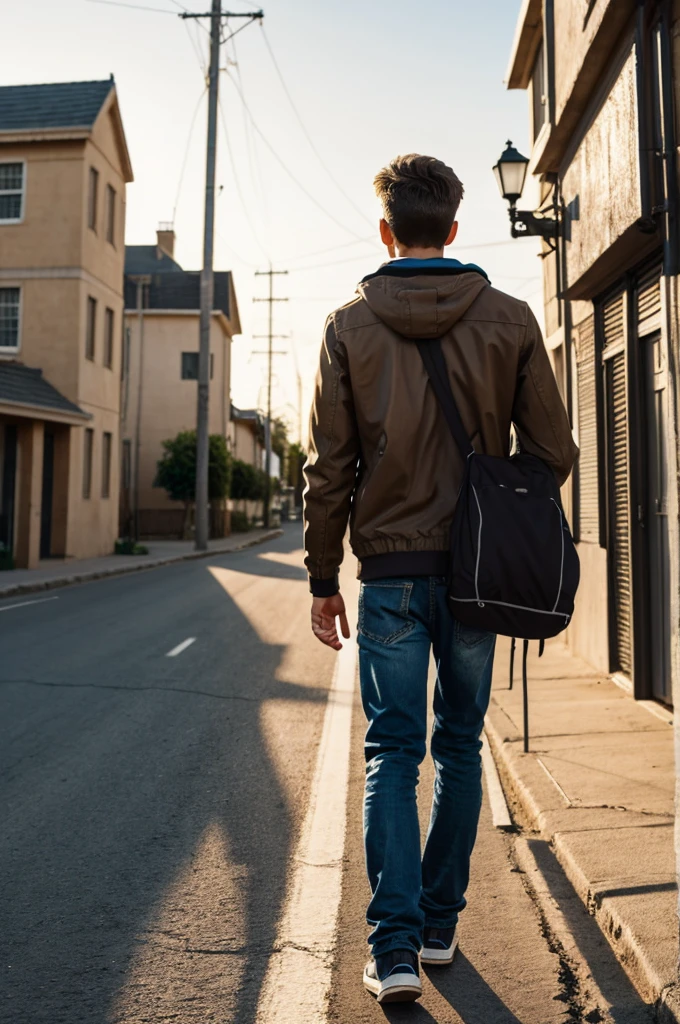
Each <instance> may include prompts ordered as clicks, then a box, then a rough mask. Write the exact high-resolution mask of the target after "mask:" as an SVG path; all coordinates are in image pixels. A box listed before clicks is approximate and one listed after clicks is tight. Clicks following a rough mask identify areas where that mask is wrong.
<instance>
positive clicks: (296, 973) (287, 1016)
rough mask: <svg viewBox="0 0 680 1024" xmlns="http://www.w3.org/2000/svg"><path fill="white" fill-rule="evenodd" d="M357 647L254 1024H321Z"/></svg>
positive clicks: (331, 703)
mask: <svg viewBox="0 0 680 1024" xmlns="http://www.w3.org/2000/svg"><path fill="white" fill-rule="evenodd" d="M356 662H357V648H356V643H355V641H354V640H350V641H347V640H346V641H345V643H344V646H343V648H342V650H341V651H340V652H339V654H338V657H337V661H336V663H335V673H334V676H333V683H332V685H331V689H330V692H329V694H328V704H327V705H326V714H325V717H324V724H323V732H322V734H321V743H320V745H319V753H318V756H317V762H316V769H315V772H314V778H313V780H312V789H311V795H310V799H309V807H308V808H307V815H306V817H305V823H304V826H303V829H302V834H301V836H300V841H299V843H298V848H297V850H296V853H295V865H294V868H293V873H292V878H291V881H290V885H289V889H288V899H287V905H286V909H285V912H284V915H283V918H282V921H281V924H280V925H279V930H278V935H277V937H276V945H275V947H274V949H275V952H274V953H273V955H272V957H271V958H270V960H269V966H268V968H267V974H266V976H265V980H264V985H263V989H262V996H261V998H260V1002H259V1005H258V1010H257V1018H256V1019H257V1024H322V1022H323V1021H324V1020H325V1019H326V1009H327V1003H328V991H329V988H330V981H331V970H332V966H333V950H334V946H335V935H336V925H337V917H338V909H339V906H340V895H341V884H342V860H343V854H344V849H345V826H346V810H347V787H348V782H349V753H350V740H351V727H352V699H353V691H354V679H355V675H356Z"/></svg>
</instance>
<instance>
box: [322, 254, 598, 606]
mask: <svg viewBox="0 0 680 1024" xmlns="http://www.w3.org/2000/svg"><path fill="white" fill-rule="evenodd" d="M451 266H453V267H454V268H455V264H449V266H448V267H447V268H444V267H442V268H439V267H438V268H437V269H434V267H427V266H426V267H421V268H415V269H414V268H413V267H406V266H400V264H399V262H398V261H397V262H395V263H391V264H386V265H385V266H383V267H381V268H380V269H379V270H378V271H377V273H376V274H372V275H370V276H369V277H368V278H365V279H364V281H362V282H361V284H360V285H359V288H358V297H357V298H356V299H355V300H354V301H352V302H350V303H348V304H347V305H345V306H342V307H341V308H340V309H338V310H336V311H335V312H334V313H332V314H331V316H330V317H329V319H328V321H327V323H326V330H325V336H324V341H323V345H322V349H321V364H320V368H319V374H318V378H317V383H316V393H315V397H314V404H313V407H312V414H311V426H310V453H309V459H308V461H307V465H306V466H305V470H304V472H305V478H306V484H307V486H306V489H305V497H304V502H305V513H304V518H305V547H306V559H305V564H306V566H307V569H308V571H309V575H310V585H311V590H312V593H314V594H317V595H318V596H328V595H330V594H333V593H335V592H336V590H337V570H338V567H339V566H340V563H341V562H342V556H343V539H344V536H345V531H346V528H347V522H348V520H349V521H350V525H351V533H350V540H351V545H352V549H353V551H354V553H355V555H356V556H357V557H358V559H359V560H360V575H361V576H362V578H364V579H367V578H376V577H379V576H402V575H403V576H409V575H430V574H439V573H442V572H446V551H447V549H448V545H449V527H450V524H451V520H452V518H453V513H454V509H455V506H456V497H457V494H458V490H459V487H460V483H461V479H462V473H463V460H462V457H461V455H460V454H459V452H458V449H457V448H456V446H455V444H454V441H453V439H452V437H451V435H450V433H449V430H448V427H447V425H446V422H445V420H444V417H443V415H442V413H441V412H440V409H439V407H438V405H437V400H436V398H435V396H434V393H433V392H432V389H431V387H430V384H429V380H428V377H427V374H426V371H425V368H424V366H423V364H422V361H421V358H420V354H419V352H418V349H417V347H416V346H415V345H414V344H413V343H412V341H411V340H409V339H419V338H434V337H438V338H441V340H442V347H443V350H444V355H445V358H446V362H447V365H448V367H449V372H450V379H451V386H452V388H453V393H454V396H455V398H456V402H457V404H458V408H459V410H460V414H461V416H462V419H463V422H464V424H465V426H466V428H467V430H468V434H469V436H470V439H471V442H472V445H473V447H474V448H475V450H476V451H477V452H483V453H485V454H487V455H498V456H507V455H508V454H509V447H510V431H511V425H512V424H514V425H515V428H516V431H517V435H518V439H519V442H520V446H521V448H522V449H523V450H524V451H527V452H529V453H531V454H532V455H537V456H539V457H540V458H541V459H543V460H544V461H545V462H547V463H548V465H550V466H552V468H553V470H554V471H555V475H556V477H557V479H558V482H559V483H560V484H562V483H564V481H565V480H566V479H567V477H568V475H569V473H570V471H571V468H572V465H573V463H574V459H575V458H576V455H577V453H578V449H577V448H576V446H575V444H574V442H573V439H572V434H571V429H570V427H569V421H568V419H567V414H566V411H565V409H564V405H563V403H562V399H561V397H560V394H559V391H558V389H557V384H556V381H555V377H554V375H553V371H552V368H551V365H550V361H549V359H548V355H547V353H546V350H545V346H544V344H543V340H542V338H541V332H540V329H539V327H538V324H537V323H536V320H535V317H534V316H533V314H532V312H531V310H530V309H529V307H528V306H527V304H526V302H521V301H519V300H517V299H514V298H512V297H511V296H509V295H505V294H504V293H503V292H500V291H497V290H496V289H495V288H492V287H491V286H490V284H489V282H488V281H487V279H486V278H485V277H484V276H483V274H482V272H477V271H473V270H466V269H465V268H462V272H461V270H457V269H450V268H451Z"/></svg>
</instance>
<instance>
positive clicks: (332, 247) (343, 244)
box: [275, 237, 374, 263]
mask: <svg viewBox="0 0 680 1024" xmlns="http://www.w3.org/2000/svg"><path fill="white" fill-rule="evenodd" d="M373 241H374V240H373V238H372V237H368V238H363V239H359V238H358V239H355V240H354V241H352V242H341V243H340V245H330V246H328V247H327V248H326V249H315V250H314V252H303V253H300V255H299V256H290V257H289V259H287V260H275V262H276V263H290V262H292V261H294V260H307V259H311V257H312V256H324V255H325V254H326V253H327V252H336V251H337V250H338V249H348V248H349V247H350V246H352V245H361V244H362V243H363V244H367V243H369V242H371V243H373Z"/></svg>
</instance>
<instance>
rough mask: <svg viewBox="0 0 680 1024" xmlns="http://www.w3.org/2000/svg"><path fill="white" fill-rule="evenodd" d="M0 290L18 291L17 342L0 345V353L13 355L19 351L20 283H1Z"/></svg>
mask: <svg viewBox="0 0 680 1024" xmlns="http://www.w3.org/2000/svg"><path fill="white" fill-rule="evenodd" d="M0 291H3V292H4V291H8V292H9V291H17V292H18V293H19V302H18V304H17V343H16V345H0V355H10V354H11V355H14V354H16V353H17V352H20V351H21V327H22V312H23V289H22V287H21V285H20V284H3V285H1V286H0Z"/></svg>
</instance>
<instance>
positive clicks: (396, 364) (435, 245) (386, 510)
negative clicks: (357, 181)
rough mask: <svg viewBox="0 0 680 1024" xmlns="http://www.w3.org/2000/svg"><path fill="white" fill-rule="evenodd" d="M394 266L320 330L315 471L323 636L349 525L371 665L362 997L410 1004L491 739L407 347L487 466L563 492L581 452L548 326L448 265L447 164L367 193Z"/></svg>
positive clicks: (444, 444)
mask: <svg viewBox="0 0 680 1024" xmlns="http://www.w3.org/2000/svg"><path fill="white" fill-rule="evenodd" d="M375 187H376V191H377V194H378V196H379V198H380V200H381V202H382V206H383V214H384V216H383V219H382V220H381V221H380V235H381V238H382V240H383V242H384V244H385V245H386V246H387V250H388V252H389V255H390V257H391V259H390V261H389V262H388V263H385V264H383V265H382V266H381V267H380V268H379V269H378V270H377V271H376V272H375V273H373V274H369V276H368V277H366V278H364V280H363V281H362V282H361V283H360V285H359V287H358V295H357V298H355V299H354V300H353V301H352V302H350V303H348V304H347V305H345V306H343V307H341V308H340V309H338V310H336V311H335V312H334V313H333V314H332V315H331V316H330V317H329V319H328V322H327V324H326V330H325V336H324V341H323V346H322V350H321V365H320V369H319V375H318V380H317V385H316V394H315V398H314V405H313V408H312V417H311V437H310V455H309V460H308V463H307V466H306V468H305V476H306V482H307V488H306V492H305V547H306V563H305V564H306V566H307V569H308V571H309V577H310V588H311V592H312V595H313V600H312V629H313V631H314V633H315V634H316V636H317V637H318V638H319V639H320V640H321V641H322V642H323V643H325V644H328V646H330V647H332V648H334V649H336V650H337V649H339V647H340V646H341V642H340V639H339V636H338V630H337V626H336V619H339V621H340V627H341V632H342V635H343V636H345V637H348V636H349V628H348V623H347V617H346V614H345V606H344V602H343V599H342V597H341V595H340V593H339V588H338V568H339V566H340V563H341V562H342V557H343V540H344V536H345V531H346V528H347V524H348V522H349V523H350V528H351V534H350V539H351V545H352V549H353V551H354V553H355V555H356V556H357V558H358V559H359V578H360V579H361V593H360V598H359V625H358V633H359V666H360V677H361V696H362V702H363V706H364V711H365V713H366V718H367V720H368V731H367V733H366V742H365V753H366V793H365V803H364V833H365V847H366V865H367V870H368V877H369V882H370V886H371V892H372V899H371V901H370V904H369V907H368V912H367V918H368V922H369V924H371V925H372V926H373V930H372V932H371V934H370V936H369V942H370V944H371V947H372V954H373V957H372V959H371V960H370V961H369V963H368V964H367V966H366V969H365V971H364V985H365V986H366V988H367V989H368V990H369V991H370V992H372V993H373V994H374V995H376V996H377V997H378V999H379V1001H381V1002H388V1001H389V1002H392V1001H407V1000H412V999H417V998H418V996H419V995H420V993H421V982H420V977H419V963H420V962H422V963H426V964H433V965H434V964H439V965H445V964H449V963H451V961H452V960H453V955H454V952H455V948H456V945H457V923H458V915H459V914H460V912H461V911H462V910H463V908H464V907H465V902H466V901H465V891H466V889H467V885H468V878H469V867H470V855H471V853H472V848H473V846H474V842H475V837H476V832H477V822H478V818H479V811H480V807H481V799H482V790H481V760H480V748H481V743H480V735H481V731H482V726H483V722H484V715H485V712H486V709H487V705H488V701H489V690H490V686H491V670H492V664H493V655H494V646H495V639H496V638H495V636H493V635H492V634H490V633H485V632H481V631H479V630H476V629H471V628H469V627H467V626H464V625H463V624H462V623H460V622H458V621H456V620H455V619H454V618H453V617H452V615H451V612H450V611H449V608H448V606H447V602H446V589H447V588H446V577H447V573H448V569H449V564H448V563H449V531H450V526H451V521H452V518H453V513H454V510H455V507H456V496H457V493H458V488H459V486H460V483H461V480H462V475H463V468H464V467H463V460H462V456H461V455H460V454H459V452H458V450H457V448H456V445H455V443H454V441H453V438H452V436H451V434H450V432H449V429H448V426H447V424H446V421H445V419H444V416H443V414H442V412H441V410H440V408H439V407H438V405H437V400H436V398H435V395H434V393H433V391H432V389H431V386H430V383H429V380H428V376H427V373H426V370H425V368H424V365H423V363H422V360H421V357H420V354H419V351H418V348H417V346H416V345H415V344H414V342H415V341H417V340H421V339H428V338H440V339H441V344H442V348H443V351H444V355H445V360H446V364H447V368H448V372H449V379H450V382H451V387H452V390H453V394H454V397H455V400H456V403H457V405H458V409H459V412H460V415H461V417H462V420H463V423H464V425H465V427H466V430H467V433H468V435H469V437H470V440H471V442H472V446H473V448H474V449H475V451H476V452H478V453H480V452H482V453H486V454H487V455H497V456H507V455H508V454H509V446H510V433H511V426H512V425H514V427H515V430H516V433H517V437H518V440H519V443H520V445H521V448H522V449H523V450H524V451H526V452H528V453H530V454H532V455H536V456H538V457H539V458H541V459H543V460H544V461H545V462H546V463H547V464H548V465H549V466H551V467H552V469H553V470H554V473H555V475H556V477H557V480H558V482H559V483H560V484H562V483H563V482H564V481H565V480H566V478H567V476H568V475H569V472H570V470H571V467H572V464H573V462H574V459H575V456H576V453H577V449H576V447H575V445H574V443H573V440H572V435H571V430H570V427H569V422H568V419H567V415H566V412H565V409H564V406H563V404H562V400H561V398H560V395H559V391H558V389H557V385H556V382H555V378H554V375H553V372H552V369H551V366H550V362H549V359H548V356H547V353H546V351H545V347H544V345H543V341H542V338H541V334H540V330H539V328H538V325H537V323H536V320H535V319H534V316H533V314H532V313H531V311H530V309H529V307H528V306H527V304H526V302H521V301H519V300H517V299H513V298H512V297H511V296H509V295H505V294H503V293H502V292H499V291H496V289H494V288H492V287H491V285H490V283H489V281H488V279H487V277H486V274H485V273H484V271H483V270H481V269H480V268H479V267H477V266H474V265H472V264H470V265H463V264H461V263H459V262H458V261H457V260H452V259H444V248H445V246H447V245H450V244H451V242H453V240H454V238H455V237H456V232H457V228H458V224H457V222H456V214H457V211H458V206H459V204H460V201H461V199H462V196H463V186H462V184H461V182H460V181H459V180H458V178H457V177H456V175H455V174H454V172H453V171H452V170H451V168H450V167H447V166H446V165H445V164H444V163H442V162H441V161H440V160H436V159H434V158H433V157H428V156H417V155H411V156H405V157H398V158H397V159H396V160H394V161H392V163H391V164H390V165H389V166H387V167H385V168H384V169H383V170H382V171H380V173H379V174H378V176H377V177H376V179H375ZM431 651H433V652H434V658H435V661H436V664H437V683H436V688H435V695H434V719H435V720H434V729H433V733H432V737H431V754H432V758H433V760H434V767H435V785H434V798H433V803H432V813H431V817H430V824H429V829H428V833H427V839H426V841H425V847H424V851H423V852H422V855H421V840H420V829H419V824H418V814H417V806H416V785H417V782H418V772H419V765H420V763H421V761H422V760H423V758H424V756H425V750H426V722H427V676H428V665H429V660H430V652H431Z"/></svg>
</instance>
